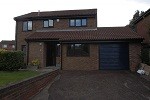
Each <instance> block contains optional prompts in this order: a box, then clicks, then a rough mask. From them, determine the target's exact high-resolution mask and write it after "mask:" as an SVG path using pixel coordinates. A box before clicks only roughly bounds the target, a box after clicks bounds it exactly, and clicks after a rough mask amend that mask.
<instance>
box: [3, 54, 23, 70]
mask: <svg viewBox="0 0 150 100" xmlns="http://www.w3.org/2000/svg"><path fill="white" fill-rule="evenodd" d="M23 65H24V55H23V52H21V51H0V70H4V71H13V70H18V69H19V68H21V67H22V66H23Z"/></svg>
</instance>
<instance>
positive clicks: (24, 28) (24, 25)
mask: <svg viewBox="0 0 150 100" xmlns="http://www.w3.org/2000/svg"><path fill="white" fill-rule="evenodd" d="M27 24H28V23H27V22H23V31H27Z"/></svg>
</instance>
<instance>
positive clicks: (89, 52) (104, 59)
mask: <svg viewBox="0 0 150 100" xmlns="http://www.w3.org/2000/svg"><path fill="white" fill-rule="evenodd" d="M14 20H15V21H16V49H17V50H22V51H24V52H25V53H26V63H27V64H30V63H31V62H32V61H33V60H34V59H39V60H40V67H41V68H44V67H47V66H60V67H61V69H62V70H101V69H116V70H117V69H122V70H124V69H130V70H131V71H135V70H136V67H137V66H138V64H139V63H140V61H141V60H140V57H139V55H140V51H141V42H142V41H143V38H142V37H141V36H139V35H138V34H137V33H135V32H134V31H132V30H131V29H130V28H129V27H97V9H82V10H64V11H48V12H40V11H39V12H31V13H28V14H25V15H21V16H18V17H15V18H14ZM113 20H114V19H113Z"/></svg>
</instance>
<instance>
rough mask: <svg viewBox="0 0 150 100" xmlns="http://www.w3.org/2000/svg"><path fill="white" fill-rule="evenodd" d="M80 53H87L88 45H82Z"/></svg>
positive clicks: (84, 54)
mask: <svg viewBox="0 0 150 100" xmlns="http://www.w3.org/2000/svg"><path fill="white" fill-rule="evenodd" d="M82 55H83V56H86V55H89V45H88V44H83V45H82Z"/></svg>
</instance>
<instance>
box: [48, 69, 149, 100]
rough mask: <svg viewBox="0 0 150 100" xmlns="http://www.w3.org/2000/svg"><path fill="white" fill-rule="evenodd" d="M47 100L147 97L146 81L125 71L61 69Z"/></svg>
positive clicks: (141, 99) (102, 99)
mask: <svg viewBox="0 0 150 100" xmlns="http://www.w3.org/2000/svg"><path fill="white" fill-rule="evenodd" d="M49 100H150V81H147V80H145V79H143V78H141V77H140V76H138V75H137V74H133V73H130V72H129V71H108V70H107V71H61V76H60V79H59V80H57V81H55V82H54V83H53V84H52V85H51V87H50V88H49Z"/></svg>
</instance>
